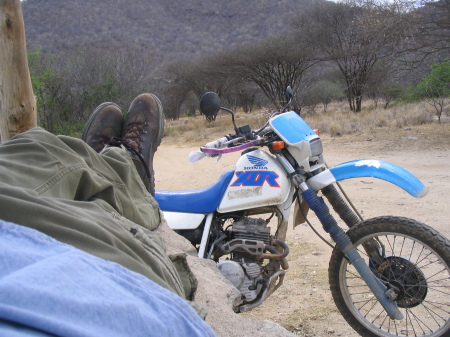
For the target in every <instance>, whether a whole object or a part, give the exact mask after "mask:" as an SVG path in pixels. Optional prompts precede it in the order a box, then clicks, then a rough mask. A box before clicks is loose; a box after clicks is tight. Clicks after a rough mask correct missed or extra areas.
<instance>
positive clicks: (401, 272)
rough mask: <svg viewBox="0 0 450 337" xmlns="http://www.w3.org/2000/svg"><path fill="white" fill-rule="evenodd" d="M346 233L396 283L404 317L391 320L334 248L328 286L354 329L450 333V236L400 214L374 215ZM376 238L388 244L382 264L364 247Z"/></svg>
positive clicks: (381, 332)
mask: <svg viewBox="0 0 450 337" xmlns="http://www.w3.org/2000/svg"><path fill="white" fill-rule="evenodd" d="M348 235H349V237H350V239H351V241H352V242H353V243H354V245H355V247H356V248H357V249H358V251H359V253H360V254H361V257H362V258H363V259H365V261H366V262H367V263H368V264H369V266H371V268H373V270H374V273H375V275H377V276H378V277H379V278H380V279H381V280H382V281H383V283H385V284H386V283H389V284H390V285H391V286H394V287H395V289H396V292H397V293H398V298H397V305H398V308H399V310H400V311H401V313H402V314H403V317H404V318H403V319H402V320H391V319H390V318H389V316H388V315H387V313H386V312H385V311H384V309H383V307H382V306H381V304H380V303H379V302H378V300H377V299H376V297H375V296H374V295H373V294H372V292H371V291H370V289H369V288H368V287H367V285H366V284H365V282H364V280H363V279H362V278H361V277H360V275H359V274H358V272H357V271H356V269H355V268H354V267H353V266H352V265H350V264H349V263H348V260H347V259H346V258H345V257H344V255H343V254H342V253H341V252H340V251H338V250H334V251H333V253H332V256H331V260H330V265H329V269H328V273H329V282H330V289H331V293H332V295H333V299H334V301H335V303H336V306H337V308H338V309H339V311H340V312H341V314H342V316H343V317H344V318H345V319H346V320H347V322H348V323H349V324H350V325H351V326H352V327H353V329H355V330H356V331H357V332H358V333H359V334H361V335H362V336H427V337H438V336H440V337H443V336H450V242H449V240H447V239H446V238H444V237H443V236H442V235H440V234H439V233H438V232H437V231H435V230H434V229H432V228H431V227H429V226H427V225H424V224H422V223H420V222H417V221H415V220H411V219H407V218H402V217H378V218H374V219H370V220H367V221H364V222H362V223H361V224H359V225H356V226H354V227H352V228H351V229H350V230H349V231H348ZM374 238H376V239H377V241H378V242H379V243H381V245H380V247H384V248H383V249H384V253H383V254H382V256H383V259H382V261H378V263H376V262H375V261H374V260H373V259H369V257H368V255H367V253H366V252H365V250H364V248H363V247H362V243H364V242H367V241H369V240H371V239H374ZM372 242H374V241H373V240H372ZM383 249H380V251H381V250H383ZM388 287H390V286H389V285H388Z"/></svg>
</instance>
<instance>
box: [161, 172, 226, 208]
mask: <svg viewBox="0 0 450 337" xmlns="http://www.w3.org/2000/svg"><path fill="white" fill-rule="evenodd" d="M233 175H234V170H230V171H227V172H225V173H224V174H222V175H221V176H220V178H219V179H218V180H217V181H216V182H215V183H214V184H212V185H211V186H208V187H205V188H200V189H196V190H186V191H156V192H155V199H156V201H157V202H158V204H159V208H160V209H161V210H162V211H167V212H182V213H212V212H214V211H215V210H216V209H217V207H218V206H219V203H220V201H221V200H222V196H223V194H224V193H225V190H226V189H227V187H228V185H229V183H230V180H231V178H232V177H233Z"/></svg>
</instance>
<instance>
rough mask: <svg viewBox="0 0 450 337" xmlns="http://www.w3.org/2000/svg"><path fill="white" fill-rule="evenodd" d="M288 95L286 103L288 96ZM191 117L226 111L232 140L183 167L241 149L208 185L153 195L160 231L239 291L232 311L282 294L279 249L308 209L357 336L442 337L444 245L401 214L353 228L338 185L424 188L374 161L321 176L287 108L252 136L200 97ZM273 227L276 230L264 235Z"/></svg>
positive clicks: (449, 328) (306, 136)
mask: <svg viewBox="0 0 450 337" xmlns="http://www.w3.org/2000/svg"><path fill="white" fill-rule="evenodd" d="M287 96H288V101H289V102H290V100H291V99H292V90H290V88H288V90H287ZM288 106H289V103H288V105H287V106H286V107H288ZM200 109H201V111H202V113H203V114H205V115H206V116H207V117H208V116H209V117H213V116H215V115H216V114H217V113H218V111H219V110H220V109H222V110H225V111H228V112H230V113H231V115H232V121H233V125H234V129H235V130H234V131H235V133H234V134H230V135H227V136H225V137H223V138H220V139H218V140H216V141H214V142H211V143H208V144H206V145H205V146H203V147H201V148H200V150H199V151H196V152H193V153H191V154H190V156H189V158H188V159H189V160H191V161H196V160H199V159H201V158H203V157H217V156H221V155H223V154H226V153H229V152H234V151H242V155H241V157H240V159H239V160H238V162H237V164H236V168H235V170H232V171H228V172H225V173H224V174H223V175H222V176H221V177H220V178H219V180H218V181H217V182H216V183H215V184H213V185H212V186H209V187H207V188H203V189H197V190H192V191H157V192H156V196H155V198H156V200H157V201H158V203H159V206H160V208H161V209H162V210H163V212H164V215H165V218H166V219H167V221H168V224H169V226H170V227H171V228H172V229H174V230H175V231H177V232H178V233H179V234H181V235H183V236H184V237H186V238H187V239H188V240H189V241H190V242H191V243H192V244H193V245H194V246H196V247H197V249H198V256H200V257H202V258H207V259H213V260H214V261H216V262H217V266H218V269H219V270H220V272H221V273H222V274H223V275H224V277H225V278H227V279H228V280H229V281H230V282H231V283H232V284H233V285H234V286H235V287H236V288H237V289H239V290H240V292H241V295H242V297H241V302H240V303H239V304H238V305H237V307H236V308H235V311H236V312H244V311H247V310H250V309H252V308H254V307H256V306H258V305H260V304H261V303H262V302H263V301H264V300H265V299H266V298H267V297H268V296H270V295H271V294H272V293H273V292H274V291H275V290H276V289H277V288H278V287H280V286H281V285H282V283H283V279H284V277H285V273H286V270H287V269H288V267H289V265H288V258H287V256H288V253H289V248H288V246H287V245H286V244H285V242H284V241H285V239H286V231H287V226H288V219H289V215H290V212H291V206H292V205H294V214H293V218H294V225H298V224H301V223H304V222H307V223H308V224H309V221H308V219H307V217H306V215H307V213H308V210H309V209H311V210H312V211H313V212H314V213H315V214H316V216H317V217H318V219H319V220H320V222H321V223H322V226H323V228H324V230H325V231H326V232H327V233H329V235H330V236H331V238H332V239H333V241H334V242H335V245H334V246H332V254H331V259H330V263H329V283H330V289H331V292H332V295H333V298H334V301H335V303H336V306H337V307H338V309H339V311H340V312H341V314H342V316H343V317H344V318H345V319H346V320H347V321H348V323H349V324H350V325H351V326H352V327H353V328H354V329H355V330H356V331H357V332H358V333H359V334H361V335H363V336H434V337H437V336H450V242H449V240H447V239H446V238H445V237H443V236H442V235H440V234H439V233H438V232H437V231H435V230H434V229H432V228H431V227H429V226H427V225H424V224H422V223H419V222H417V221H415V220H412V219H407V218H404V217H395V216H384V217H377V218H373V219H370V220H363V219H362V217H361V216H360V215H359V214H358V212H357V211H356V210H355V209H354V208H353V207H352V204H351V202H349V201H348V200H346V195H345V193H343V191H342V190H339V188H340V185H339V183H338V182H339V181H341V180H344V179H349V178H356V177H374V178H379V179H383V180H386V181H388V182H391V183H393V184H395V185H397V186H399V187H400V188H402V189H404V190H405V191H407V192H408V193H409V194H411V195H412V196H414V197H422V196H424V195H425V194H426V192H427V189H426V187H425V186H424V185H423V184H422V183H421V182H420V181H419V180H418V179H417V178H416V177H414V176H413V175H412V174H411V173H409V172H407V171H406V170H404V169H402V168H401V167H398V166H396V165H394V164H391V163H387V162H383V161H380V160H356V161H351V162H347V163H343V164H340V165H337V166H335V167H332V168H328V167H327V166H326V163H325V160H324V157H323V148H322V142H321V139H320V137H319V136H318V135H317V134H316V133H315V131H314V130H313V129H312V128H311V127H310V126H309V125H308V124H307V123H306V122H305V121H304V120H303V119H302V118H301V117H300V116H299V115H298V114H297V113H296V112H294V111H287V112H285V110H286V109H284V110H283V112H280V113H275V114H273V115H272V116H271V117H270V118H269V120H268V122H267V123H266V125H264V126H263V127H262V128H260V129H258V130H252V129H251V128H250V126H248V125H246V126H243V127H239V128H238V127H237V126H236V124H235V122H234V114H233V112H232V111H231V110H229V109H226V108H223V107H221V104H220V98H219V96H218V95H217V94H215V93H212V92H209V93H206V94H205V95H203V97H202V99H201V101H200ZM319 192H320V193H319ZM318 194H320V196H319V195H318ZM325 200H326V201H327V203H325ZM327 204H328V205H331V207H332V208H333V209H334V212H333V213H334V214H337V215H338V216H339V217H340V218H341V220H342V222H343V223H345V224H346V226H347V227H348V228H349V229H348V231H347V232H345V231H344V230H343V229H341V227H339V226H338V223H337V221H336V219H335V217H334V216H333V215H332V213H331V212H330V209H329V208H328V206H327ZM274 216H275V218H274ZM272 219H274V220H276V221H274V222H275V223H276V224H275V226H276V228H274V229H273V230H272V231H271V229H270V228H269V226H268V225H269V222H270V221H271V220H272Z"/></svg>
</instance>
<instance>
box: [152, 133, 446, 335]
mask: <svg viewBox="0 0 450 337" xmlns="http://www.w3.org/2000/svg"><path fill="white" fill-rule="evenodd" d="M442 128H443V129H442ZM423 131H424V130H423V129H422V128H412V129H403V130H400V131H398V132H397V134H392V132H389V130H387V131H385V132H381V134H380V133H378V135H377V136H376V137H368V136H363V135H361V136H347V137H340V138H336V139H334V138H331V137H329V136H323V142H324V153H325V159H326V160H327V163H328V165H329V166H333V165H336V164H338V163H342V162H345V161H349V160H353V159H369V158H371V159H381V160H384V161H389V162H392V163H395V164H397V165H400V166H402V167H403V168H405V169H407V170H408V171H410V172H411V173H413V174H414V175H416V176H417V177H418V178H419V179H421V180H422V181H423V182H424V183H425V184H426V185H427V187H428V188H429V192H428V194H427V195H426V196H425V197H424V198H422V199H415V198H413V197H411V196H410V195H409V194H407V193H406V192H404V191H403V190H401V189H399V188H398V187H396V186H394V185H391V184H389V183H387V182H384V181H380V180H375V179H372V178H361V179H352V180H348V181H344V182H343V186H344V188H345V190H346V192H347V193H348V195H349V196H350V198H351V199H352V201H353V202H354V203H355V205H356V207H357V209H358V210H359V211H360V213H361V214H362V216H363V217H364V218H366V219H368V218H372V217H375V216H380V215H399V216H406V217H410V218H413V219H416V220H418V221H421V222H424V223H426V224H428V225H430V226H432V227H434V228H435V229H437V230H438V231H440V232H441V233H442V234H443V235H445V236H446V237H447V238H450V125H444V126H441V130H440V132H439V135H434V134H433V135H431V134H430V133H429V132H423ZM199 145H201V144H199ZM197 148H198V146H179V145H174V144H171V145H165V144H164V141H163V144H162V145H161V147H160V148H159V150H158V152H157V153H156V159H155V176H156V188H157V189H160V190H179V189H186V190H187V189H195V188H202V187H206V186H208V185H210V184H212V183H213V182H214V181H216V180H217V178H218V177H219V176H220V175H221V174H222V173H223V172H225V171H227V170H230V169H233V165H234V164H235V162H236V161H237V158H238V156H239V153H234V154H229V155H226V156H224V157H223V158H222V159H221V160H220V161H219V162H218V163H215V161H216V160H215V159H210V158H205V159H203V160H201V161H199V162H196V163H189V162H187V160H186V157H187V155H188V154H189V153H190V151H192V150H195V149H197ZM310 220H311V222H313V224H315V225H316V226H317V228H318V229H320V225H319V224H318V221H317V219H316V218H315V217H314V216H310ZM324 235H325V236H326V237H328V236H327V235H326V234H324ZM287 244H288V245H289V246H290V247H291V253H290V255H289V257H288V259H289V264H290V269H289V271H288V273H287V275H286V278H285V283H284V285H283V287H281V288H280V289H279V290H278V291H277V292H276V293H275V294H273V295H272V296H271V297H270V298H269V299H268V300H267V301H266V302H265V303H264V304H263V305H262V306H260V307H259V308H256V309H254V310H252V311H251V312H249V313H245V314H243V315H244V316H245V317H248V318H252V319H266V320H270V321H274V322H277V323H279V324H280V325H282V326H283V327H285V328H286V329H288V330H289V331H291V332H292V333H294V334H295V335H300V336H356V335H357V334H356V333H354V332H353V330H352V329H351V328H350V327H349V326H348V325H347V323H346V322H345V320H344V319H343V318H342V317H341V316H340V314H339V313H338V311H337V309H336V308H335V306H334V303H333V300H332V298H331V294H330V291H329V287H328V281H327V278H328V276H327V268H328V260H329V257H330V253H331V252H330V248H329V247H328V246H326V245H325V244H324V243H323V242H322V241H321V240H320V239H319V238H318V237H317V236H316V235H315V234H314V233H313V232H312V231H311V229H310V228H309V227H307V226H303V225H302V226H298V227H297V228H295V229H293V228H292V226H290V228H289V231H288V238H287ZM236 331H239V329H237V330H236ZM236 336H240V335H239V333H237V334H236Z"/></svg>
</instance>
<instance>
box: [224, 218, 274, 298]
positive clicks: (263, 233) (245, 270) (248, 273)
mask: <svg viewBox="0 0 450 337" xmlns="http://www.w3.org/2000/svg"><path fill="white" fill-rule="evenodd" d="M229 236H230V241H228V242H227V243H225V244H224V245H222V248H221V249H222V252H224V253H229V255H230V258H229V259H227V260H224V261H220V262H219V263H218V268H219V271H220V272H221V274H222V275H223V276H225V278H226V279H228V280H229V281H230V282H231V283H232V284H233V285H234V286H235V287H236V288H237V289H239V291H240V292H241V294H242V296H243V301H244V302H246V303H250V302H253V301H255V300H256V299H257V298H258V295H259V294H260V293H261V291H262V289H263V287H264V285H265V277H264V268H263V266H262V263H263V260H262V259H261V258H260V256H261V254H262V253H263V252H264V246H265V245H268V244H269V243H270V228H269V227H267V224H266V222H265V221H264V220H263V219H253V218H246V217H243V218H241V219H240V220H238V221H236V222H234V224H233V226H232V229H230V230H229Z"/></svg>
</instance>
